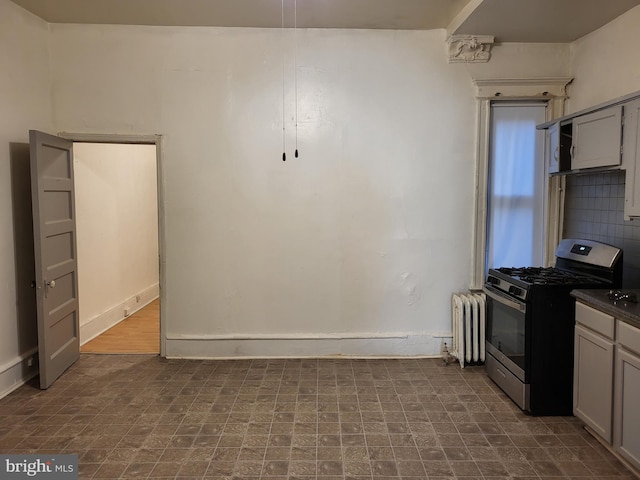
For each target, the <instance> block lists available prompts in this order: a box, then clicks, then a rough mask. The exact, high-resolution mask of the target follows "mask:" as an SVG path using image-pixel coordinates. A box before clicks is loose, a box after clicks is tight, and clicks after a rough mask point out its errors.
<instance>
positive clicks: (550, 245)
mask: <svg viewBox="0 0 640 480" xmlns="http://www.w3.org/2000/svg"><path fill="white" fill-rule="evenodd" d="M570 82H571V78H531V79H526V78H512V79H508V78H502V79H475V80H473V83H474V85H475V87H476V99H477V102H478V103H477V105H478V110H477V112H478V122H477V126H478V136H477V140H478V142H477V151H476V183H475V191H476V195H475V202H474V210H475V217H474V219H475V228H474V233H473V239H472V249H473V256H472V264H471V275H470V277H471V278H470V284H469V288H470V289H471V290H476V289H480V288H482V284H483V283H484V280H485V278H486V268H487V265H489V264H490V263H491V264H493V263H494V262H495V266H498V267H499V266H507V265H506V264H503V265H499V264H498V262H500V263H502V262H509V263H511V261H513V262H517V263H515V266H518V264H520V266H523V265H524V264H525V263H530V262H531V263H533V262H534V259H533V258H532V259H531V260H530V261H526V262H524V263H521V261H520V259H519V258H516V259H514V260H510V259H507V257H500V258H491V260H489V254H490V252H497V251H498V247H496V246H493V245H492V246H491V247H488V242H489V241H491V240H490V237H495V236H494V235H492V234H491V233H490V232H491V228H493V229H494V231H498V228H499V227H498V225H500V223H499V222H502V227H501V228H500V230H499V231H500V232H501V237H510V236H511V237H514V238H520V239H521V238H522V237H523V235H519V234H518V230H519V227H516V226H512V225H511V224H509V223H505V222H507V221H506V220H504V219H503V220H498V219H497V218H494V219H493V221H492V220H491V219H490V218H489V210H488V208H489V206H490V204H491V207H495V206H496V202H497V199H494V200H493V201H491V200H490V198H489V197H490V195H489V194H490V191H489V184H490V182H491V181H492V180H491V179H490V176H489V175H490V168H489V164H490V161H489V159H490V145H491V144H492V139H491V134H492V132H493V129H492V121H494V120H496V117H495V115H493V113H494V110H495V108H496V107H499V106H505V107H513V106H515V105H517V103H516V102H519V104H520V105H523V104H524V105H531V104H537V105H538V106H540V107H541V106H542V105H547V108H546V118H544V117H543V119H542V120H541V121H540V122H538V123H543V122H544V121H548V120H551V119H553V118H558V117H561V116H562V114H563V112H564V101H565V99H566V98H567V92H566V90H567V85H568V84H569V83H570ZM534 122H535V120H534ZM518 142H519V140H517V141H515V140H514V144H517V143H518ZM493 143H496V142H495V141H494V142H493ZM501 143H502V142H501ZM538 162H539V164H536V165H537V166H541V167H542V168H543V170H542V171H543V172H544V173H542V174H541V176H542V187H541V188H542V189H543V194H542V198H543V204H542V206H541V208H542V218H543V220H542V239H543V240H542V252H543V253H542V260H543V261H542V262H541V264H540V266H549V265H552V264H553V262H554V261H555V255H554V252H555V249H556V247H557V245H558V241H559V239H560V225H561V224H562V209H563V194H562V187H563V185H564V177H563V176H561V175H560V176H558V175H556V176H552V177H549V176H548V175H547V173H546V169H545V168H546V167H545V166H544V162H543V161H542V157H540V158H539V159H538ZM501 169H502V167H500V173H501V174H503V172H502V171H501ZM536 175H537V174H536ZM496 181H497V180H496ZM494 183H495V182H494ZM535 188H539V186H535ZM497 192H499V190H497ZM511 196H512V197H513V195H511ZM520 200H523V201H524V198H522V199H520ZM498 210H500V209H498ZM536 214H537V215H539V213H536ZM490 223H491V224H492V225H489V224H490ZM533 237H534V235H533V233H532V234H531V238H532V239H533ZM517 242H518V240H514V242H513V243H512V244H511V246H510V247H508V248H513V249H517V248H519V247H518V243H517ZM532 250H533V243H532ZM503 251H504V250H503ZM492 255H493V254H492ZM537 255H539V254H537ZM509 266H511V265H509Z"/></svg>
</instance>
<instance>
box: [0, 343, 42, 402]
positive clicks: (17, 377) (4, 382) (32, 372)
mask: <svg viewBox="0 0 640 480" xmlns="http://www.w3.org/2000/svg"><path fill="white" fill-rule="evenodd" d="M29 363H31V365H29ZM37 374H38V347H35V348H32V349H31V350H29V351H27V352H25V353H23V354H22V355H20V356H19V357H17V358H15V359H13V360H12V361H10V362H8V363H5V364H4V365H1V366H0V398H4V397H6V396H7V395H9V394H10V393H11V392H13V391H14V390H15V389H16V388H19V387H21V386H22V385H24V384H25V383H26V382H28V381H29V380H31V379H32V378H33V377H35V376H36V375H37Z"/></svg>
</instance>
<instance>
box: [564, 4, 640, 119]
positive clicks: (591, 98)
mask: <svg viewBox="0 0 640 480" xmlns="http://www.w3.org/2000/svg"><path fill="white" fill-rule="evenodd" d="M639 43H640V6H637V7H635V8H633V9H631V10H629V11H628V12H627V13H625V14H624V15H622V16H620V17H618V18H617V19H615V20H613V21H612V22H610V23H608V24H607V25H605V26H603V27H602V28H600V29H598V30H596V31H595V32H592V33H590V34H589V35H586V36H584V37H582V38H580V39H579V40H577V41H575V42H574V43H573V44H571V70H572V72H573V75H574V77H575V80H574V81H573V83H572V84H571V87H570V90H569V96H570V98H569V101H568V107H569V112H577V111H580V110H582V109H585V108H589V107H592V106H594V105H598V104H600V103H603V102H607V101H609V100H613V99H615V98H618V97H621V96H623V95H626V94H628V93H632V92H635V91H638V90H640V62H638V44H639Z"/></svg>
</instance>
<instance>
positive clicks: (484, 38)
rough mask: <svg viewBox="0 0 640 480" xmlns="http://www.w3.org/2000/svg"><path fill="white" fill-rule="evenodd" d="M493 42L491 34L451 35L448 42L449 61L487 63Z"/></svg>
mask: <svg viewBox="0 0 640 480" xmlns="http://www.w3.org/2000/svg"><path fill="white" fill-rule="evenodd" d="M493 42H494V37H493V36H491V35H451V36H450V37H449V40H448V42H447V44H448V46H449V63H486V62H488V61H489V59H490V58H491V47H493Z"/></svg>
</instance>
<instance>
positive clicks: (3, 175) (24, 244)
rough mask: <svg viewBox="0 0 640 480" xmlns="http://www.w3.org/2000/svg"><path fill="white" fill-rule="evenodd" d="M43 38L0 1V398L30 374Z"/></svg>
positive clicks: (47, 108) (45, 89)
mask: <svg viewBox="0 0 640 480" xmlns="http://www.w3.org/2000/svg"><path fill="white" fill-rule="evenodd" d="M48 34H49V30H48V26H47V24H46V23H45V22H43V21H42V20H40V19H38V18H36V17H34V16H33V15H31V14H29V13H27V12H26V11H25V10H23V9H21V8H19V7H17V6H16V5H15V4H13V3H11V2H8V1H6V0H0V59H1V62H0V63H1V65H2V67H1V68H0V99H1V101H0V103H1V105H2V107H1V108H0V222H1V224H2V228H0V252H1V253H0V331H2V334H1V335H0V397H2V396H3V395H4V394H5V393H7V392H8V391H10V390H11V389H13V388H15V387H16V386H19V385H20V384H21V382H22V380H23V379H24V378H27V377H28V376H30V375H33V374H34V373H36V372H37V369H36V366H35V365H34V366H33V367H29V366H28V365H27V361H28V359H29V358H31V357H32V356H33V355H34V353H35V352H36V348H37V345H38V335H37V328H36V317H35V294H34V290H33V289H32V288H30V283H31V281H32V280H33V278H34V260H33V256H34V255H33V225H32V222H31V185H30V175H29V129H39V130H45V131H51V129H52V127H53V121H52V112H51V99H50V96H49V93H50V83H49V80H50V76H49V47H48Z"/></svg>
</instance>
